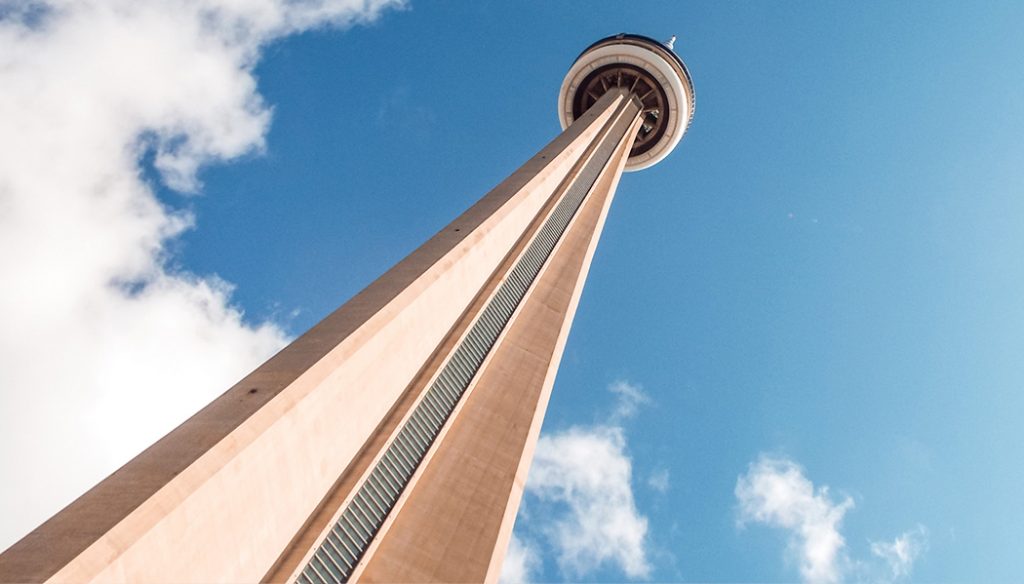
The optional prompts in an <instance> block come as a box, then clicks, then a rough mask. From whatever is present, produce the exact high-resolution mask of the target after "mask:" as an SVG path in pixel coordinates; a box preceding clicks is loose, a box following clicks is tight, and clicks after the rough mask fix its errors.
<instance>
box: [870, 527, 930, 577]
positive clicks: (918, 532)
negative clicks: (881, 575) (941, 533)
mask: <svg viewBox="0 0 1024 584" xmlns="http://www.w3.org/2000/svg"><path fill="white" fill-rule="evenodd" d="M927 549H928V530H927V529H925V527H924V526H923V525H918V526H917V527H916V528H914V529H911V530H909V531H905V532H903V533H902V534H901V535H900V536H899V537H897V538H896V539H894V540H892V541H872V542H871V553H872V554H874V555H875V556H876V557H878V558H881V559H882V560H883V561H885V563H886V564H887V565H888V566H889V575H890V576H891V577H892V579H893V580H894V581H898V580H902V579H904V578H908V577H909V576H910V573H911V572H912V571H913V569H914V562H916V561H917V559H918V558H919V557H921V554H923V553H924V552H925V551H927Z"/></svg>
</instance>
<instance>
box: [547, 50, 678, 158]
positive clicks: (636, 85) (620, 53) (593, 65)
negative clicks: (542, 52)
mask: <svg viewBox="0 0 1024 584" xmlns="http://www.w3.org/2000/svg"><path fill="white" fill-rule="evenodd" d="M613 88H621V89H625V90H626V91H628V92H629V93H630V94H632V95H635V96H636V97H637V99H639V100H640V103H641V107H642V110H641V114H640V115H641V116H642V117H643V122H642V124H641V126H640V129H639V130H638V131H637V136H636V140H635V141H634V142H633V147H632V149H631V150H630V153H629V159H628V160H627V161H626V168H625V169H626V170H627V171H632V170H641V169H644V168H648V167H650V166H654V165H655V164H657V163H658V162H660V161H661V160H663V159H664V158H665V157H666V156H668V155H669V153H670V152H672V150H673V149H674V148H675V147H676V145H677V144H678V143H679V140H680V139H682V137H683V134H684V133H685V132H686V129H687V127H688V126H689V124H690V120H691V119H692V118H693V110H694V92H693V82H692V80H691V79H690V73H689V72H688V71H687V69H686V65H684V64H683V61H682V59H680V58H679V57H678V56H677V55H676V54H675V52H673V51H672V50H671V49H670V48H669V47H666V46H665V45H664V44H662V43H659V42H658V41H655V40H654V39H651V38H648V37H645V36H640V35H635V34H618V35H615V36H611V37H608V38H604V39H601V40H599V41H597V42H596V43H594V44H592V45H590V46H589V47H587V49H586V50H585V51H583V53H582V54H581V55H580V56H579V57H578V58H577V59H576V61H575V62H574V63H573V65H572V67H571V68H570V69H569V72H568V73H567V74H566V76H565V80H564V81H563V82H562V88H561V91H560V92H559V94H558V118H559V121H560V122H561V124H562V129H563V130H564V129H566V128H568V127H569V125H570V124H572V122H573V121H575V120H576V119H578V118H579V117H580V116H581V115H583V113H584V112H586V111H587V110H588V109H590V108H591V106H593V105H594V104H595V103H597V100H598V99H600V98H601V96H603V95H604V94H605V93H607V92H608V91H609V90H611V89H613Z"/></svg>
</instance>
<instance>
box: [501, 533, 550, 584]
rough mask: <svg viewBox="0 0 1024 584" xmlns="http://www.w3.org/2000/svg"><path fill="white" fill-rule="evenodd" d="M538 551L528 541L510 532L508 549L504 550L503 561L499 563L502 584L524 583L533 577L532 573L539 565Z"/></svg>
mask: <svg viewBox="0 0 1024 584" xmlns="http://www.w3.org/2000/svg"><path fill="white" fill-rule="evenodd" d="M540 562H541V559H540V553H539V552H538V551H537V548H536V547H535V546H534V545H533V544H532V543H530V542H528V541H525V540H523V539H520V538H519V536H517V535H516V534H514V533H513V534H512V539H511V540H510V541H509V542H508V551H507V552H505V561H504V563H503V564H502V565H501V578H500V579H499V582H502V583H503V584H525V583H527V582H529V581H530V580H532V579H533V575H534V574H535V573H536V571H537V569H538V568H539V567H540Z"/></svg>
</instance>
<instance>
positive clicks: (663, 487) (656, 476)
mask: <svg viewBox="0 0 1024 584" xmlns="http://www.w3.org/2000/svg"><path fill="white" fill-rule="evenodd" d="M647 486H648V487H650V488H652V489H654V490H655V491H657V492H659V493H661V494H663V495H664V494H665V493H667V492H668V489H669V486H670V484H669V472H668V469H667V468H659V469H656V470H654V471H652V472H651V474H650V475H648V476H647Z"/></svg>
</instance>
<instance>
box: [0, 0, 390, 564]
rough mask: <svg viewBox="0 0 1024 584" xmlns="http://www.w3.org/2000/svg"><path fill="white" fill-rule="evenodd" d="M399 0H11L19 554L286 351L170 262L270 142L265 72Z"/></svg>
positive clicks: (7, 404)
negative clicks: (219, 170)
mask: <svg viewBox="0 0 1024 584" xmlns="http://www.w3.org/2000/svg"><path fill="white" fill-rule="evenodd" d="M391 4H394V2H391V1H390V0H47V1H42V0H40V1H31V0H20V1H19V0H0V88H2V90H0V279H2V281H3V286H0V427H2V428H3V440H2V445H0V467H2V468H5V469H9V470H10V471H11V472H10V473H9V474H10V476H7V477H5V479H6V480H4V481H2V483H0V516H2V517H4V521H3V524H2V527H0V549H2V548H5V547H7V545H9V544H11V543H13V541H14V540H15V539H17V538H18V537H19V536H21V535H23V534H24V533H26V532H27V531H28V530H30V529H32V528H33V527H34V526H35V525H37V524H39V523H40V522H41V521H42V520H44V519H45V518H46V517H47V516H49V515H50V514H52V513H53V512H55V511H56V510H57V509H59V508H60V507H61V506H62V505H64V504H66V503H68V502H70V501H71V500H72V499H73V498H74V497H76V496H77V495H79V494H81V493H82V492H84V491H85V490H86V489H87V488H88V487H90V486H91V485H92V484H94V483H95V482H96V481H98V480H99V479H102V478H103V476H105V475H106V474H108V473H109V472H111V471H112V470H114V469H115V468H116V467H117V466H118V465H119V464H121V463H123V462H125V460H126V459H127V458H128V457H130V456H131V455H133V454H135V453H136V452H138V451H139V450H141V449H142V448H143V447H145V446H146V445H148V444H149V443H151V442H152V441H153V440H155V439H156V438H158V437H159V436H161V435H162V434H164V433H165V432H167V431H168V430H170V429H171V428H173V427H174V426H175V425H176V424H178V423H179V422H181V421H182V420H183V419H184V418H185V417H187V416H188V415H190V414H191V413H192V412H194V411H195V410H197V409H198V408H199V407H201V406H202V405H203V404H205V403H206V402H207V401H209V400H210V399H211V398H213V397H215V396H216V395H218V394H219V393H220V392H221V391H223V390H225V389H226V388H227V387H228V386H229V385H230V384H231V383H233V382H234V381H236V380H237V379H238V378H239V377H240V376H241V375H242V374H244V373H245V372H246V371H247V370H248V369H250V368H251V367H253V366H254V365H256V364H258V363H259V362H260V361H261V360H263V359H264V358H266V357H267V356H268V355H270V354H271V353H272V352H273V351H275V350H276V349H277V348H279V347H280V346H281V345H282V344H283V343H284V342H285V340H286V339H285V335H284V333H283V332H282V331H281V330H280V329H279V328H278V327H277V326H275V325H273V324H271V323H264V324H257V325H252V324H249V323H246V322H244V321H243V318H242V314H241V311H240V310H239V309H238V308H236V307H234V306H232V305H231V304H230V292H231V288H230V286H229V285H227V284H225V283H224V282H221V281H220V280H218V279H217V278H214V277H209V278H203V277H198V276H195V275H192V274H188V273H182V272H180V271H176V270H172V269H170V268H169V267H168V265H169V264H168V259H169V258H168V252H167V251H166V244H167V242H168V241H169V240H170V239H172V238H174V237H175V236H176V235H178V234H180V233H181V231H182V230H184V229H186V228H188V227H189V226H190V225H191V224H192V222H193V219H192V218H191V217H188V216H186V215H183V214H181V213H177V212H174V211H171V210H169V209H168V208H166V207H165V206H163V205H161V203H160V202H159V201H158V200H157V198H156V196H155V195H154V192H153V190H152V188H151V185H149V184H148V183H147V181H146V180H144V178H143V176H142V170H141V167H140V159H141V157H143V156H144V155H146V154H147V152H152V153H153V160H154V163H155V166H156V167H157V169H158V170H159V172H160V173H161V176H162V178H163V180H164V181H165V182H166V184H167V185H168V186H170V187H172V188H174V189H179V190H195V189H197V188H198V187H199V184H198V181H197V180H196V172H197V170H198V169H199V168H201V167H202V166H203V165H206V164H210V163H215V162H219V161H224V160H229V159H231V158H234V157H237V156H239V155H242V154H245V153H249V152H253V151H259V150H260V149H261V148H262V147H263V140H264V136H265V134H266V131H267V128H268V125H269V123H270V110H269V108H268V106H267V104H266V103H264V101H263V99H262V98H261V96H260V95H259V93H258V92H257V84H256V80H255V78H254V77H253V74H252V69H253V67H254V65H255V63H256V61H257V60H258V58H259V56H260V51H261V48H262V47H264V46H265V45H266V44H267V43H269V42H271V41H273V40H275V39H277V38H280V37H282V36H284V35H287V34H291V33H294V32H297V31H301V30H305V29H308V28H311V27H318V26H345V25H350V24H352V23H356V22H362V21H367V20H370V19H372V18H374V17H375V16H376V15H377V14H378V12H379V11H380V10H381V9H382V8H383V7H385V6H387V5H391Z"/></svg>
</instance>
